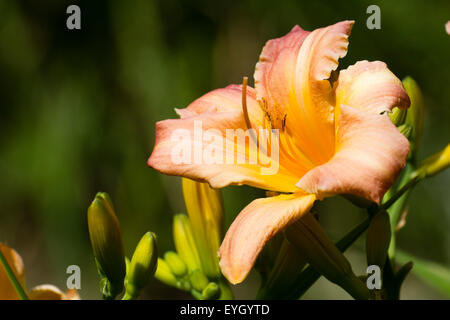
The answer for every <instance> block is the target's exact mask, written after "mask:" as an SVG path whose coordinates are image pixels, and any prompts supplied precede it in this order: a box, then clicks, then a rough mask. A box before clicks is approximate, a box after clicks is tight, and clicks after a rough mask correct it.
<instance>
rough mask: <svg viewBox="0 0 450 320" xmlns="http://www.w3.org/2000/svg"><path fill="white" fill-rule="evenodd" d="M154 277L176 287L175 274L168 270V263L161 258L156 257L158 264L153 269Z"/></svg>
mask: <svg viewBox="0 0 450 320" xmlns="http://www.w3.org/2000/svg"><path fill="white" fill-rule="evenodd" d="M155 278H156V279H158V280H159V281H161V282H162V283H165V284H167V285H169V286H172V287H178V285H177V283H178V281H177V279H176V278H175V275H174V274H173V273H172V271H170V268H169V265H168V264H167V262H166V261H164V260H163V259H161V258H158V266H157V268H156V271H155Z"/></svg>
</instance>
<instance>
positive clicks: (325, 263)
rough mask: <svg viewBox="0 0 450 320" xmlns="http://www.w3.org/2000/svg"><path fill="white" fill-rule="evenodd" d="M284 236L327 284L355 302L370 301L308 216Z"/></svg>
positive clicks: (335, 249) (367, 294)
mask: <svg viewBox="0 0 450 320" xmlns="http://www.w3.org/2000/svg"><path fill="white" fill-rule="evenodd" d="M285 233H286V236H287V238H288V240H289V241H290V242H291V243H292V244H293V245H294V246H295V247H296V248H297V250H298V251H299V253H300V254H301V255H302V256H304V257H305V259H307V261H308V263H309V264H310V265H311V266H312V267H313V268H314V269H316V270H317V271H318V272H319V273H321V274H322V275H323V276H325V277H326V278H327V279H328V280H330V281H331V282H334V283H336V284H338V285H339V286H341V287H342V288H343V289H345V290H346V291H347V292H348V293H350V294H351V295H352V296H353V297H354V298H356V299H367V298H369V297H370V293H369V291H368V289H367V287H366V286H365V284H364V283H362V282H361V281H360V280H359V279H358V278H357V277H356V275H355V274H354V273H353V271H352V268H351V266H350V263H349V262H348V260H347V259H346V258H345V257H344V255H343V254H342V253H341V251H339V249H338V248H337V247H336V246H335V245H334V243H333V242H332V241H331V239H330V238H329V237H328V236H327V234H326V233H325V231H324V230H323V228H322V227H321V226H320V224H319V222H318V221H317V220H316V219H315V218H314V217H313V216H312V215H311V214H310V213H307V214H306V215H304V216H303V217H302V218H301V219H299V220H298V221H296V222H295V223H293V224H292V225H291V226H290V227H288V228H287V229H286V231H285Z"/></svg>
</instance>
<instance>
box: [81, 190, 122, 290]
mask: <svg viewBox="0 0 450 320" xmlns="http://www.w3.org/2000/svg"><path fill="white" fill-rule="evenodd" d="M87 216H88V227H89V237H90V239H91V245H92V250H93V252H94V256H95V259H96V262H97V267H98V271H99V274H100V276H101V277H105V278H106V279H107V281H106V282H107V283H108V285H104V286H103V288H104V289H105V290H106V291H105V290H103V294H104V296H105V297H106V298H114V297H115V296H116V295H117V294H119V293H120V292H121V291H122V289H123V280H124V277H125V255H124V250H123V244H122V231H121V229H120V224H119V220H118V219H117V217H116V214H115V212H114V208H113V205H112V202H111V199H110V198H109V196H108V194H106V193H104V192H99V193H97V195H96V196H95V199H94V201H93V202H92V203H91V205H90V206H89V208H88V214H87ZM103 282H105V281H104V280H103ZM106 282H105V283H106Z"/></svg>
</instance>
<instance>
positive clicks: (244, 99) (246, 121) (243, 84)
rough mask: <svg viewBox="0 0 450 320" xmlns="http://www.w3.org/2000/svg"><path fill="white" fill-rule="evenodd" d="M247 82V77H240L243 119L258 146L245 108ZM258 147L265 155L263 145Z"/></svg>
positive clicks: (256, 144)
mask: <svg viewBox="0 0 450 320" xmlns="http://www.w3.org/2000/svg"><path fill="white" fill-rule="evenodd" d="M247 82H248V77H243V78H242V111H243V114H244V120H245V124H246V125H247V129H248V130H249V133H250V137H251V139H252V140H253V143H254V144H255V146H256V147H257V148H258V138H257V137H256V135H255V132H256V130H255V129H253V127H252V123H251V121H250V117H249V115H248V108H247ZM259 148H260V149H261V150H262V151H263V154H264V155H266V156H267V151H266V150H265V148H264V147H263V146H259Z"/></svg>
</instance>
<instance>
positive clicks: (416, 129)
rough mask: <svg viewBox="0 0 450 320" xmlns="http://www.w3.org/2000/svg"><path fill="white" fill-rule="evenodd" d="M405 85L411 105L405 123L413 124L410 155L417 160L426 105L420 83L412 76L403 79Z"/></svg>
mask: <svg viewBox="0 0 450 320" xmlns="http://www.w3.org/2000/svg"><path fill="white" fill-rule="evenodd" d="M403 86H404V87H405V90H406V93H407V94H408V96H409V98H410V100H411V105H410V107H409V108H408V111H407V114H406V119H405V123H406V124H408V125H410V126H411V129H412V130H411V133H410V137H409V141H410V157H411V158H412V159H413V161H415V158H416V153H417V149H418V148H419V145H420V141H421V138H422V131H423V115H424V106H423V98H422V92H421V91H420V88H419V85H418V84H417V83H416V81H414V79H413V78H411V77H406V78H405V79H403Z"/></svg>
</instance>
